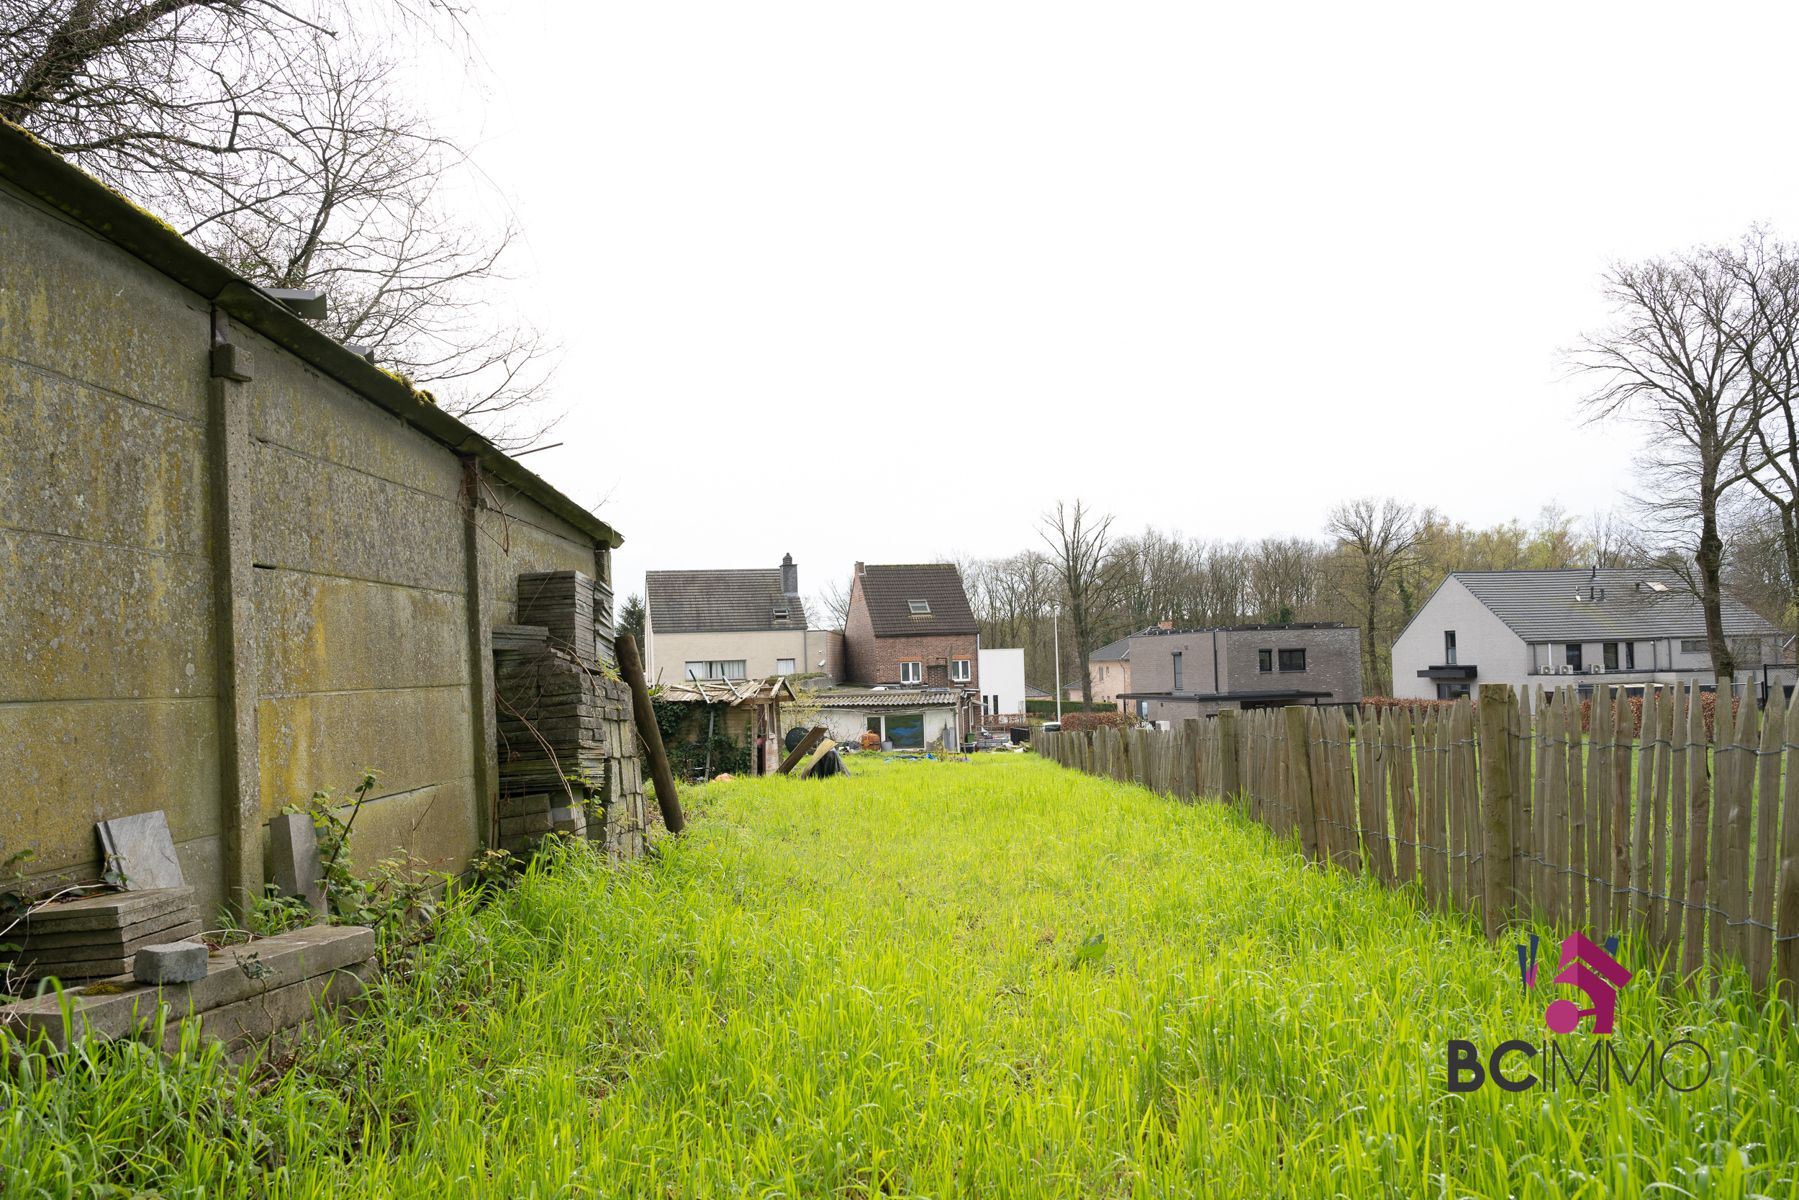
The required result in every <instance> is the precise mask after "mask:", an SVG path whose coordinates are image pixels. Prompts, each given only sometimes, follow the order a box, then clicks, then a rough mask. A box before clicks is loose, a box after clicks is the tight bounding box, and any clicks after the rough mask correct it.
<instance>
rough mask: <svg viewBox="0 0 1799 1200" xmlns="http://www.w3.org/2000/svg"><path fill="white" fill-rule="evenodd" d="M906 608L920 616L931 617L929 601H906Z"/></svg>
mask: <svg viewBox="0 0 1799 1200" xmlns="http://www.w3.org/2000/svg"><path fill="white" fill-rule="evenodd" d="M906 607H907V608H909V609H911V610H912V611H913V613H915V614H916V615H918V616H929V615H930V612H931V602H930V601H929V600H908V601H906Z"/></svg>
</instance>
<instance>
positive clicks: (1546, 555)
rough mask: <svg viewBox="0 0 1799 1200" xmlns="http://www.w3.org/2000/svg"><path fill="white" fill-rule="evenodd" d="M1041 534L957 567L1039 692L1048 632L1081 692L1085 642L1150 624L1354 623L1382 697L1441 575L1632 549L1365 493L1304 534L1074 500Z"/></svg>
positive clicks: (1609, 561) (1593, 535) (1548, 520)
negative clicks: (1128, 518)
mask: <svg viewBox="0 0 1799 1200" xmlns="http://www.w3.org/2000/svg"><path fill="white" fill-rule="evenodd" d="M1041 534H1042V545H1041V547H1040V548H1039V547H1032V548H1029V549H1026V550H1022V551H1020V552H1019V553H1017V554H1014V555H1011V556H1008V557H1005V558H997V559H987V560H971V561H965V562H963V563H961V564H960V566H961V569H962V577H963V583H964V586H965V587H966V588H967V589H968V596H969V601H970V602H971V603H972V604H973V606H974V609H975V615H976V616H977V617H978V618H979V620H980V623H981V640H982V642H983V644H985V645H989V646H1022V647H1024V650H1025V671H1026V675H1027V676H1028V677H1029V678H1030V679H1031V680H1032V681H1033V682H1040V683H1041V684H1042V686H1045V687H1047V686H1049V685H1050V682H1051V680H1052V679H1053V678H1054V676H1055V659H1054V648H1053V647H1054V641H1055V633H1056V631H1057V627H1058V626H1059V632H1060V640H1061V645H1062V671H1061V674H1062V679H1063V681H1064V685H1065V686H1075V687H1088V686H1090V682H1091V681H1090V680H1088V679H1087V677H1086V672H1085V671H1084V669H1083V664H1085V663H1086V661H1087V657H1088V655H1089V654H1091V653H1092V651H1093V650H1095V649H1097V648H1098V647H1100V646H1102V645H1104V644H1106V643H1107V642H1109V641H1111V640H1113V639H1114V638H1118V637H1122V636H1123V635H1125V634H1127V633H1130V632H1132V631H1133V630H1137V629H1142V628H1145V627H1147V626H1150V625H1154V624H1157V623H1158V622H1161V621H1170V622H1173V623H1174V624H1175V625H1176V626H1195V627H1205V626H1215V625H1238V624H1259V623H1288V622H1295V621H1342V622H1344V623H1345V624H1351V625H1355V626H1357V627H1358V628H1359V629H1360V630H1361V631H1362V643H1363V654H1364V662H1363V671H1364V675H1365V678H1366V680H1367V687H1368V690H1369V691H1370V692H1371V693H1373V692H1385V691H1389V690H1391V687H1392V679H1391V665H1390V658H1391V654H1390V650H1391V645H1392V640H1393V637H1394V636H1395V635H1396V634H1397V632H1398V631H1399V629H1400V628H1401V627H1403V626H1404V624H1405V623H1406V622H1407V621H1409V620H1410V619H1411V617H1412V614H1413V613H1415V612H1417V611H1418V609H1419V608H1420V607H1421V606H1422V605H1423V603H1424V601H1425V600H1427V599H1428V598H1429V597H1430V594H1431V592H1432V591H1434V590H1435V589H1436V587H1437V585H1438V584H1439V583H1440V582H1442V580H1443V577H1444V576H1445V575H1447V574H1448V573H1449V572H1451V571H1460V570H1510V569H1516V568H1524V567H1577V566H1591V565H1594V564H1595V563H1597V564H1600V565H1607V566H1611V565H1621V564H1622V563H1624V562H1626V561H1628V559H1629V557H1630V556H1631V555H1632V553H1633V551H1632V550H1631V549H1630V548H1629V546H1628V543H1627V541H1626V540H1625V539H1624V538H1623V537H1621V536H1620V533H1619V530H1618V526H1617V524H1616V523H1615V522H1614V521H1612V520H1610V519H1609V518H1596V519H1593V520H1589V521H1585V522H1581V521H1577V520H1576V519H1575V518H1574V517H1572V516H1570V515H1569V514H1567V513H1564V512H1561V511H1559V510H1556V509H1545V510H1544V511H1543V512H1542V513H1541V514H1540V515H1539V517H1538V518H1537V520H1536V521H1534V522H1532V523H1531V524H1529V525H1526V524H1524V523H1522V522H1517V521H1512V522H1505V523H1502V524H1499V525H1493V526H1489V527H1484V528H1482V527H1473V526H1469V525H1467V524H1464V523H1462V522H1458V521H1455V520H1453V519H1451V518H1449V517H1447V516H1445V515H1444V514H1442V513H1439V512H1437V511H1435V510H1433V509H1429V508H1420V507H1417V506H1414V505H1410V504H1406V503H1404V502H1402V501H1399V500H1394V499H1372V498H1371V499H1362V500H1354V501H1349V502H1346V503H1344V504H1340V505H1338V506H1337V507H1336V508H1334V509H1332V510H1331V511H1330V513H1329V514H1328V516H1327V518H1326V522H1325V530H1324V534H1323V535H1322V536H1319V537H1315V538H1303V537H1267V538H1261V539H1257V540H1252V541H1210V540H1206V539H1202V538H1194V537H1187V536H1184V535H1182V534H1180V533H1177V532H1171V531H1167V530H1160V529H1153V528H1151V529H1145V530H1143V531H1142V532H1140V533H1135V534H1124V533H1119V532H1117V531H1116V529H1115V522H1114V521H1113V520H1112V518H1111V517H1109V516H1107V515H1105V514H1103V513H1096V512H1095V511H1094V510H1092V509H1091V508H1089V507H1088V506H1086V505H1085V504H1083V503H1081V502H1079V501H1076V502H1074V503H1072V504H1059V505H1057V506H1056V508H1055V510H1054V511H1053V512H1051V513H1049V514H1048V515H1047V516H1046V517H1045V518H1044V521H1043V524H1042V527H1041ZM1082 698H1083V699H1086V698H1088V695H1086V694H1083V696H1082Z"/></svg>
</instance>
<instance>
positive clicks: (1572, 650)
mask: <svg viewBox="0 0 1799 1200" xmlns="http://www.w3.org/2000/svg"><path fill="white" fill-rule="evenodd" d="M1562 661H1564V662H1566V663H1567V664H1568V665H1569V666H1571V667H1573V668H1574V669H1575V670H1576V671H1578V670H1580V643H1579V642H1569V643H1568V648H1567V657H1566V658H1565V659H1563V660H1562Z"/></svg>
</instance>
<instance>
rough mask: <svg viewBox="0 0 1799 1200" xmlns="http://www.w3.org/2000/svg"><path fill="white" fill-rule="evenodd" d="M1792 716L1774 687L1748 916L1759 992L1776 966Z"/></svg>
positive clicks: (1766, 717) (1765, 721)
mask: <svg viewBox="0 0 1799 1200" xmlns="http://www.w3.org/2000/svg"><path fill="white" fill-rule="evenodd" d="M1792 720H1793V717H1792V714H1791V713H1788V712H1787V710H1786V697H1785V694H1784V692H1783V691H1782V689H1780V688H1774V689H1773V691H1772V694H1771V695H1770V696H1769V697H1768V711H1767V712H1765V713H1763V714H1762V754H1761V784H1760V786H1759V787H1758V788H1757V789H1756V797H1755V891H1754V894H1753V896H1752V897H1751V902H1750V912H1749V919H1750V920H1751V921H1753V922H1755V924H1753V925H1751V926H1749V933H1750V934H1751V935H1752V936H1751V939H1750V953H1749V982H1750V984H1751V985H1752V986H1753V987H1754V988H1755V990H1756V991H1757V992H1760V991H1761V990H1762V989H1764V988H1765V987H1767V986H1768V973H1769V971H1770V970H1771V969H1772V967H1773V958H1774V955H1773V950H1774V931H1773V929H1772V928H1771V926H1772V925H1773V924H1774V894H1775V874H1774V873H1775V871H1776V870H1778V869H1779V866H1780V846H1779V840H1780V827H1779V821H1780V765H1781V762H1782V760H1783V759H1785V758H1786V757H1788V755H1787V753H1786V750H1785V748H1786V746H1788V745H1791V744H1792V740H1793V734H1792V732H1791V731H1790V729H1789V726H1790V725H1791V724H1792Z"/></svg>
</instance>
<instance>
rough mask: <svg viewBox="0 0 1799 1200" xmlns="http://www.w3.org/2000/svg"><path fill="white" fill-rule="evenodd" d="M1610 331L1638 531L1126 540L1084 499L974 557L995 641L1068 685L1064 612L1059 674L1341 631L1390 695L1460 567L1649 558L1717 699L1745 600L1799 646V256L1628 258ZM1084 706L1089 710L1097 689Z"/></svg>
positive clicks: (1367, 528) (1612, 290)
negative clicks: (1216, 639)
mask: <svg viewBox="0 0 1799 1200" xmlns="http://www.w3.org/2000/svg"><path fill="white" fill-rule="evenodd" d="M1602 288H1603V293H1604V295H1605V298H1606V299H1607V300H1608V301H1609V303H1610V305H1611V308H1612V311H1613V319H1612V321H1611V323H1610V324H1609V325H1608V326H1607V327H1606V328H1604V329H1602V330H1600V331H1598V332H1596V333H1593V334H1591V335H1589V336H1588V337H1586V338H1585V339H1584V340H1583V341H1582V342H1581V343H1580V345H1579V346H1578V347H1577V348H1576V349H1575V350H1574V351H1573V352H1572V353H1571V354H1570V356H1569V357H1570V362H1571V364H1572V366H1573V367H1574V368H1575V370H1576V371H1577V373H1579V374H1580V375H1581V376H1583V377H1584V378H1586V379H1587V380H1588V381H1589V382H1590V384H1591V388H1590V391H1589V392H1588V393H1587V395H1586V397H1585V399H1584V401H1583V403H1584V413H1583V416H1584V417H1585V418H1586V419H1587V420H1590V421H1606V420H1612V419H1620V420H1627V421H1632V422H1635V423H1637V424H1639V425H1640V426H1641V427H1643V430H1644V433H1645V438H1644V442H1645V449H1644V452H1643V459H1642V461H1643V464H1644V465H1643V470H1642V476H1643V478H1642V487H1641V491H1640V494H1639V495H1638V496H1635V497H1633V498H1631V502H1630V504H1629V518H1628V520H1627V521H1621V520H1618V519H1615V518H1612V517H1604V518H1599V519H1595V520H1593V521H1591V522H1587V523H1585V524H1581V523H1577V522H1576V521H1574V520H1572V519H1570V518H1569V517H1568V516H1567V514H1565V513H1561V512H1558V511H1556V510H1553V509H1550V510H1545V512H1544V513H1543V514H1542V516H1541V517H1540V518H1539V519H1538V520H1537V521H1536V522H1535V523H1534V524H1532V525H1531V526H1528V527H1526V526H1523V525H1520V524H1518V523H1515V522H1513V523H1506V524H1502V525H1497V526H1493V527H1491V528H1484V529H1481V528H1470V527H1468V526H1465V525H1462V524H1459V523H1457V522H1454V521H1452V520H1450V519H1448V518H1447V517H1445V516H1444V515H1443V514H1441V513H1438V512H1436V511H1433V510H1431V509H1428V508H1418V507H1416V506H1413V505H1410V504H1407V503H1404V502H1403V501H1400V500H1395V499H1364V500H1356V501H1351V502H1348V503H1345V504H1340V505H1338V506H1337V507H1336V508H1334V509H1333V510H1331V512H1330V514H1329V517H1328V519H1327V521H1326V523H1325V530H1324V533H1325V536H1323V537H1321V538H1318V539H1304V538H1301V539H1282V538H1265V539H1262V540H1260V541H1256V542H1206V541H1202V540H1197V539H1192V538H1184V537H1182V536H1180V535H1178V534H1171V533H1166V532H1163V531H1159V530H1154V529H1150V530H1145V531H1144V532H1143V533H1142V534H1139V535H1135V536H1122V535H1117V534H1115V532H1114V530H1113V523H1112V520H1111V519H1110V518H1109V517H1107V516H1105V515H1103V514H1096V513H1094V512H1093V511H1092V510H1091V509H1089V508H1087V507H1086V506H1084V505H1083V504H1081V503H1079V502H1076V503H1074V504H1073V505H1066V504H1058V505H1057V506H1056V509H1055V511H1054V512H1052V513H1050V514H1048V515H1047V516H1046V517H1045V519H1044V522H1043V527H1042V533H1043V541H1044V546H1043V549H1041V550H1037V549H1031V550H1026V551H1024V552H1022V553H1020V554H1017V555H1014V556H1012V557H1010V558H1004V559H998V560H994V561H991V562H979V563H970V564H966V567H965V571H964V575H965V577H966V579H967V582H968V585H969V589H970V596H971V598H972V599H973V600H974V602H975V605H976V608H977V612H978V614H979V615H980V617H981V621H982V626H983V633H984V635H985V636H986V638H987V640H988V642H989V644H994V645H998V644H1006V645H1013V644H1018V645H1023V646H1024V647H1025V648H1026V653H1027V670H1028V671H1029V673H1030V675H1031V677H1032V678H1033V679H1047V678H1050V677H1051V676H1052V675H1053V667H1054V663H1053V651H1052V650H1051V649H1050V647H1049V642H1048V640H1047V639H1048V635H1047V633H1046V630H1048V629H1049V628H1050V616H1049V615H1050V613H1051V612H1056V613H1059V614H1061V616H1062V619H1063V621H1064V623H1065V626H1066V629H1065V631H1064V639H1063V644H1064V667H1065V669H1064V677H1065V678H1070V677H1071V678H1073V679H1074V680H1075V682H1076V683H1078V684H1080V685H1081V686H1082V687H1083V688H1085V687H1088V686H1090V681H1089V680H1088V679H1087V677H1086V673H1085V671H1084V670H1082V669H1081V664H1084V663H1085V662H1086V661H1087V656H1088V654H1090V653H1091V652H1092V651H1093V650H1094V649H1096V648H1097V647H1098V646H1100V645H1102V644H1104V643H1105V642H1106V641H1108V640H1110V639H1112V638H1115V637H1117V636H1120V635H1121V634H1123V633H1126V632H1128V631H1130V630H1132V629H1137V628H1142V627H1144V626H1146V625H1149V624H1153V623H1155V622H1157V621H1162V620H1168V621H1173V622H1174V623H1176V624H1177V625H1222V624H1232V623H1242V622H1284V621H1311V620H1337V621H1343V622H1345V623H1348V624H1354V625H1356V626H1357V627H1358V628H1359V629H1360V630H1361V633H1362V646H1363V654H1364V659H1365V661H1364V664H1363V667H1364V681H1365V685H1366V687H1367V689H1368V690H1369V691H1371V692H1374V691H1388V690H1390V689H1391V687H1392V677H1391V663H1390V647H1391V644H1392V640H1393V637H1394V636H1395V635H1396V633H1397V632H1398V630H1399V629H1400V628H1401V627H1402V626H1403V625H1404V624H1405V623H1406V621H1408V620H1410V619H1411V616H1412V614H1413V613H1415V612H1416V611H1417V610H1418V608H1419V607H1420V606H1421V605H1422V604H1423V602H1424V601H1425V599H1427V598H1428V597H1429V595H1430V593H1431V591H1432V590H1434V589H1435V588H1436V586H1437V584H1438V583H1439V582H1441V580H1442V578H1443V576H1444V575H1445V574H1447V573H1448V572H1450V571H1455V570H1501V569H1512V568H1520V567H1581V566H1622V565H1626V564H1630V563H1640V564H1644V565H1653V566H1655V567H1658V568H1660V569H1662V570H1664V571H1667V572H1671V573H1673V574H1674V575H1676V576H1677V577H1678V578H1679V579H1681V580H1682V581H1684V583H1685V585H1686V587H1687V588H1688V589H1689V590H1690V591H1691V592H1692V594H1693V595H1694V596H1695V597H1697V598H1698V600H1699V601H1700V604H1701V607H1702V610H1703V612H1704V614H1705V625H1706V640H1707V643H1708V645H1709V647H1710V650H1711V658H1712V667H1713V671H1714V673H1715V674H1716V676H1717V678H1718V682H1719V685H1720V686H1721V687H1723V686H1727V685H1728V684H1729V683H1730V682H1731V681H1732V680H1733V678H1734V677H1735V675H1736V673H1737V670H1738V668H1739V665H1740V664H1738V663H1737V662H1736V660H1735V657H1734V653H1733V647H1732V643H1731V640H1730V639H1729V638H1728V637H1726V634H1725V629H1724V625H1723V606H1722V601H1723V596H1724V593H1725V591H1726V590H1727V589H1729V590H1732V591H1734V592H1735V593H1736V594H1737V595H1738V596H1739V598H1741V599H1742V600H1744V601H1745V602H1747V603H1748V604H1749V605H1750V607H1752V608H1754V609H1756V610H1758V611H1759V612H1761V613H1762V614H1763V615H1764V616H1767V617H1768V618H1769V619H1770V620H1772V621H1774V622H1776V623H1777V624H1783V625H1785V626H1787V627H1789V628H1793V629H1795V630H1796V631H1799V247H1796V246H1795V245H1794V244H1792V243H1789V242H1784V241H1781V240H1780V239H1778V238H1776V237H1774V236H1773V235H1772V234H1771V233H1769V232H1768V231H1767V230H1764V229H1753V230H1751V231H1750V232H1749V233H1748V234H1747V235H1745V236H1744V237H1743V238H1742V239H1741V240H1740V241H1738V242H1737V243H1735V244H1732V245H1726V246H1707V247H1700V248H1698V249H1695V250H1692V251H1689V252H1687V253H1684V254H1680V255H1673V256H1669V257H1663V258H1654V259H1650V260H1647V261H1644V262H1636V263H1619V264H1614V265H1613V266H1612V267H1611V268H1610V269H1609V270H1608V271H1607V272H1606V273H1605V275H1604V277H1603V281H1602ZM1083 698H1085V695H1083Z"/></svg>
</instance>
